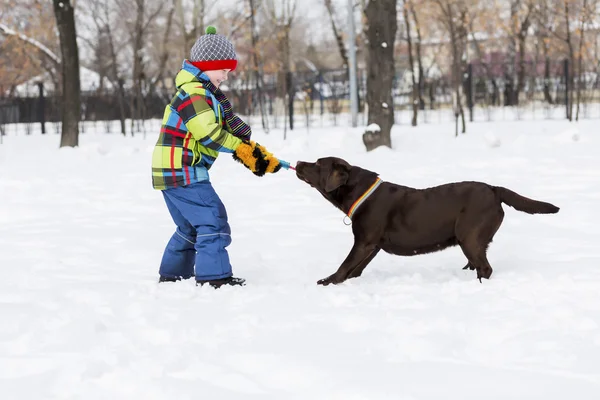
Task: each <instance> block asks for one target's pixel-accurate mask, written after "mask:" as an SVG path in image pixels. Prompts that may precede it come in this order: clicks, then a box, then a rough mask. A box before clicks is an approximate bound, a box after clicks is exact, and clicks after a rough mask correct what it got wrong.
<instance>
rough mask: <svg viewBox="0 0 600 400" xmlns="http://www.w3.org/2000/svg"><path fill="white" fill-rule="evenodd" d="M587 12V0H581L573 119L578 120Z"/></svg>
mask: <svg viewBox="0 0 600 400" xmlns="http://www.w3.org/2000/svg"><path fill="white" fill-rule="evenodd" d="M586 12H587V0H583V10H582V11H581V27H580V29H579V34H580V36H579V51H578V52H577V77H578V79H577V100H576V101H577V109H576V111H575V121H579V105H580V104H581V81H582V77H583V73H582V71H581V70H582V69H583V47H584V45H583V42H584V40H585V35H584V32H585V30H584V29H585V22H586V21H585V19H586V18H585V16H586Z"/></svg>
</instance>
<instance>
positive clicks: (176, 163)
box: [152, 27, 286, 288]
mask: <svg viewBox="0 0 600 400" xmlns="http://www.w3.org/2000/svg"><path fill="white" fill-rule="evenodd" d="M236 66H237V56H236V53H235V49H234V47H233V45H232V44H231V42H229V41H228V40H227V39H226V38H225V37H224V36H222V35H218V34H217V33H216V29H215V28H214V27H208V28H207V30H206V35H203V36H201V37H200V38H199V39H198V40H197V41H196V43H195V44H194V46H193V47H192V49H191V52H190V59H189V60H184V61H183V65H182V68H181V70H180V71H179V73H178V74H177V76H176V77H175V84H176V86H177V93H176V94H175V96H174V97H173V98H172V100H171V102H170V103H169V104H168V105H167V106H166V107H165V113H164V117H163V121H162V127H161V130H160V135H159V137H158V141H157V143H156V146H155V148H154V153H153V155H152V184H153V187H154V188H155V189H158V190H161V191H162V194H163V197H164V199H165V202H166V203H167V208H168V210H169V212H170V214H171V216H172V218H173V221H174V222H175V224H176V225H177V229H176V231H175V233H174V234H173V236H172V237H171V239H170V240H169V242H168V244H167V246H166V249H165V252H164V254H163V258H162V261H161V264H160V269H159V275H160V278H159V281H160V282H173V281H178V280H181V279H182V278H183V279H188V278H191V277H193V276H194V277H195V278H196V282H197V283H200V284H204V283H209V284H210V285H211V286H213V287H215V288H216V287H219V286H221V285H223V284H228V285H244V282H245V280H244V279H241V278H236V277H233V275H232V269H231V264H230V262H229V256H228V253H227V250H226V247H227V246H229V244H230V243H231V236H230V235H231V230H230V227H229V224H228V220H227V212H226V210H225V206H224V205H223V203H222V202H221V200H220V199H219V196H218V195H217V193H216V192H215V190H214V189H213V187H212V185H211V183H210V180H209V175H208V171H209V169H210V167H211V166H212V165H213V163H214V162H215V161H216V159H217V157H218V156H219V153H231V154H232V155H233V158H234V159H235V160H236V161H239V162H241V163H242V164H243V165H245V166H246V167H247V168H248V169H250V170H251V171H252V172H253V173H254V174H255V175H258V176H262V175H264V174H265V173H267V172H268V173H274V172H277V171H279V169H280V168H281V167H282V162H280V161H279V160H278V159H276V158H275V157H273V155H272V154H271V153H269V152H268V151H267V150H266V149H265V148H264V147H262V146H261V145H259V144H257V143H255V142H253V141H251V140H250V136H251V134H252V132H251V129H250V127H249V126H248V125H246V123H244V122H243V121H242V120H241V119H240V118H239V117H238V116H237V115H235V114H234V113H233V111H232V109H231V104H230V103H229V101H228V100H227V97H226V96H225V95H224V94H223V92H221V90H220V89H219V86H220V84H221V83H222V82H223V81H225V80H227V74H228V73H229V72H230V71H232V70H234V69H235V68H236ZM283 166H284V167H286V165H285V163H284V165H283ZM194 265H195V270H194Z"/></svg>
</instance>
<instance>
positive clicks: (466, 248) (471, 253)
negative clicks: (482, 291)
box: [460, 242, 493, 282]
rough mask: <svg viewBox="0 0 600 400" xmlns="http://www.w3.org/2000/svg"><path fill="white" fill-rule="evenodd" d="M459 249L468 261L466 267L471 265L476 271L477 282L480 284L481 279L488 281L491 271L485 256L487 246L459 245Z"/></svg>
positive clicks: (475, 244) (471, 243) (474, 244)
mask: <svg viewBox="0 0 600 400" xmlns="http://www.w3.org/2000/svg"><path fill="white" fill-rule="evenodd" d="M460 248H461V249H462V251H463V253H465V256H466V257H467V259H468V260H469V263H468V264H467V266H469V265H471V266H473V267H474V269H476V270H477V279H479V282H481V278H485V279H490V276H492V271H493V270H492V266H491V265H490V263H489V261H488V259H487V256H486V254H485V252H486V250H487V244H486V245H482V244H481V243H477V242H470V243H460Z"/></svg>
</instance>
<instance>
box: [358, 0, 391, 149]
mask: <svg viewBox="0 0 600 400" xmlns="http://www.w3.org/2000/svg"><path fill="white" fill-rule="evenodd" d="M365 14H366V17H367V37H368V40H369V43H368V47H367V49H368V59H369V61H368V63H367V65H368V75H367V104H368V108H369V115H368V123H369V125H371V124H377V125H378V126H379V131H378V132H371V131H367V132H365V133H364V134H363V142H364V144H365V147H366V149H367V151H371V150H373V149H375V148H377V147H379V146H387V147H390V148H391V147H392V139H391V135H390V133H391V130H392V126H393V125H394V101H393V98H392V83H393V80H394V72H395V68H394V41H395V39H396V30H397V22H396V18H397V17H396V0H376V1H373V0H371V1H369V3H368V5H367V8H366V10H365Z"/></svg>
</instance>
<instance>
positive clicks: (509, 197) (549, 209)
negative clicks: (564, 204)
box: [493, 186, 560, 214]
mask: <svg viewBox="0 0 600 400" xmlns="http://www.w3.org/2000/svg"><path fill="white" fill-rule="evenodd" d="M493 189H494V191H495V192H496V194H497V195H498V197H499V198H500V201H502V202H503V203H506V204H508V205H509V206H511V207H512V208H514V209H515V210H519V211H522V212H526V213H528V214H556V213H557V212H558V210H560V208H558V207H556V206H555V205H554V204H550V203H546V202H544V201H537V200H533V199H530V198H527V197H525V196H521V195H520V194H518V193H515V192H513V191H512V190H509V189H507V188H504V187H501V186H494V187H493Z"/></svg>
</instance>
